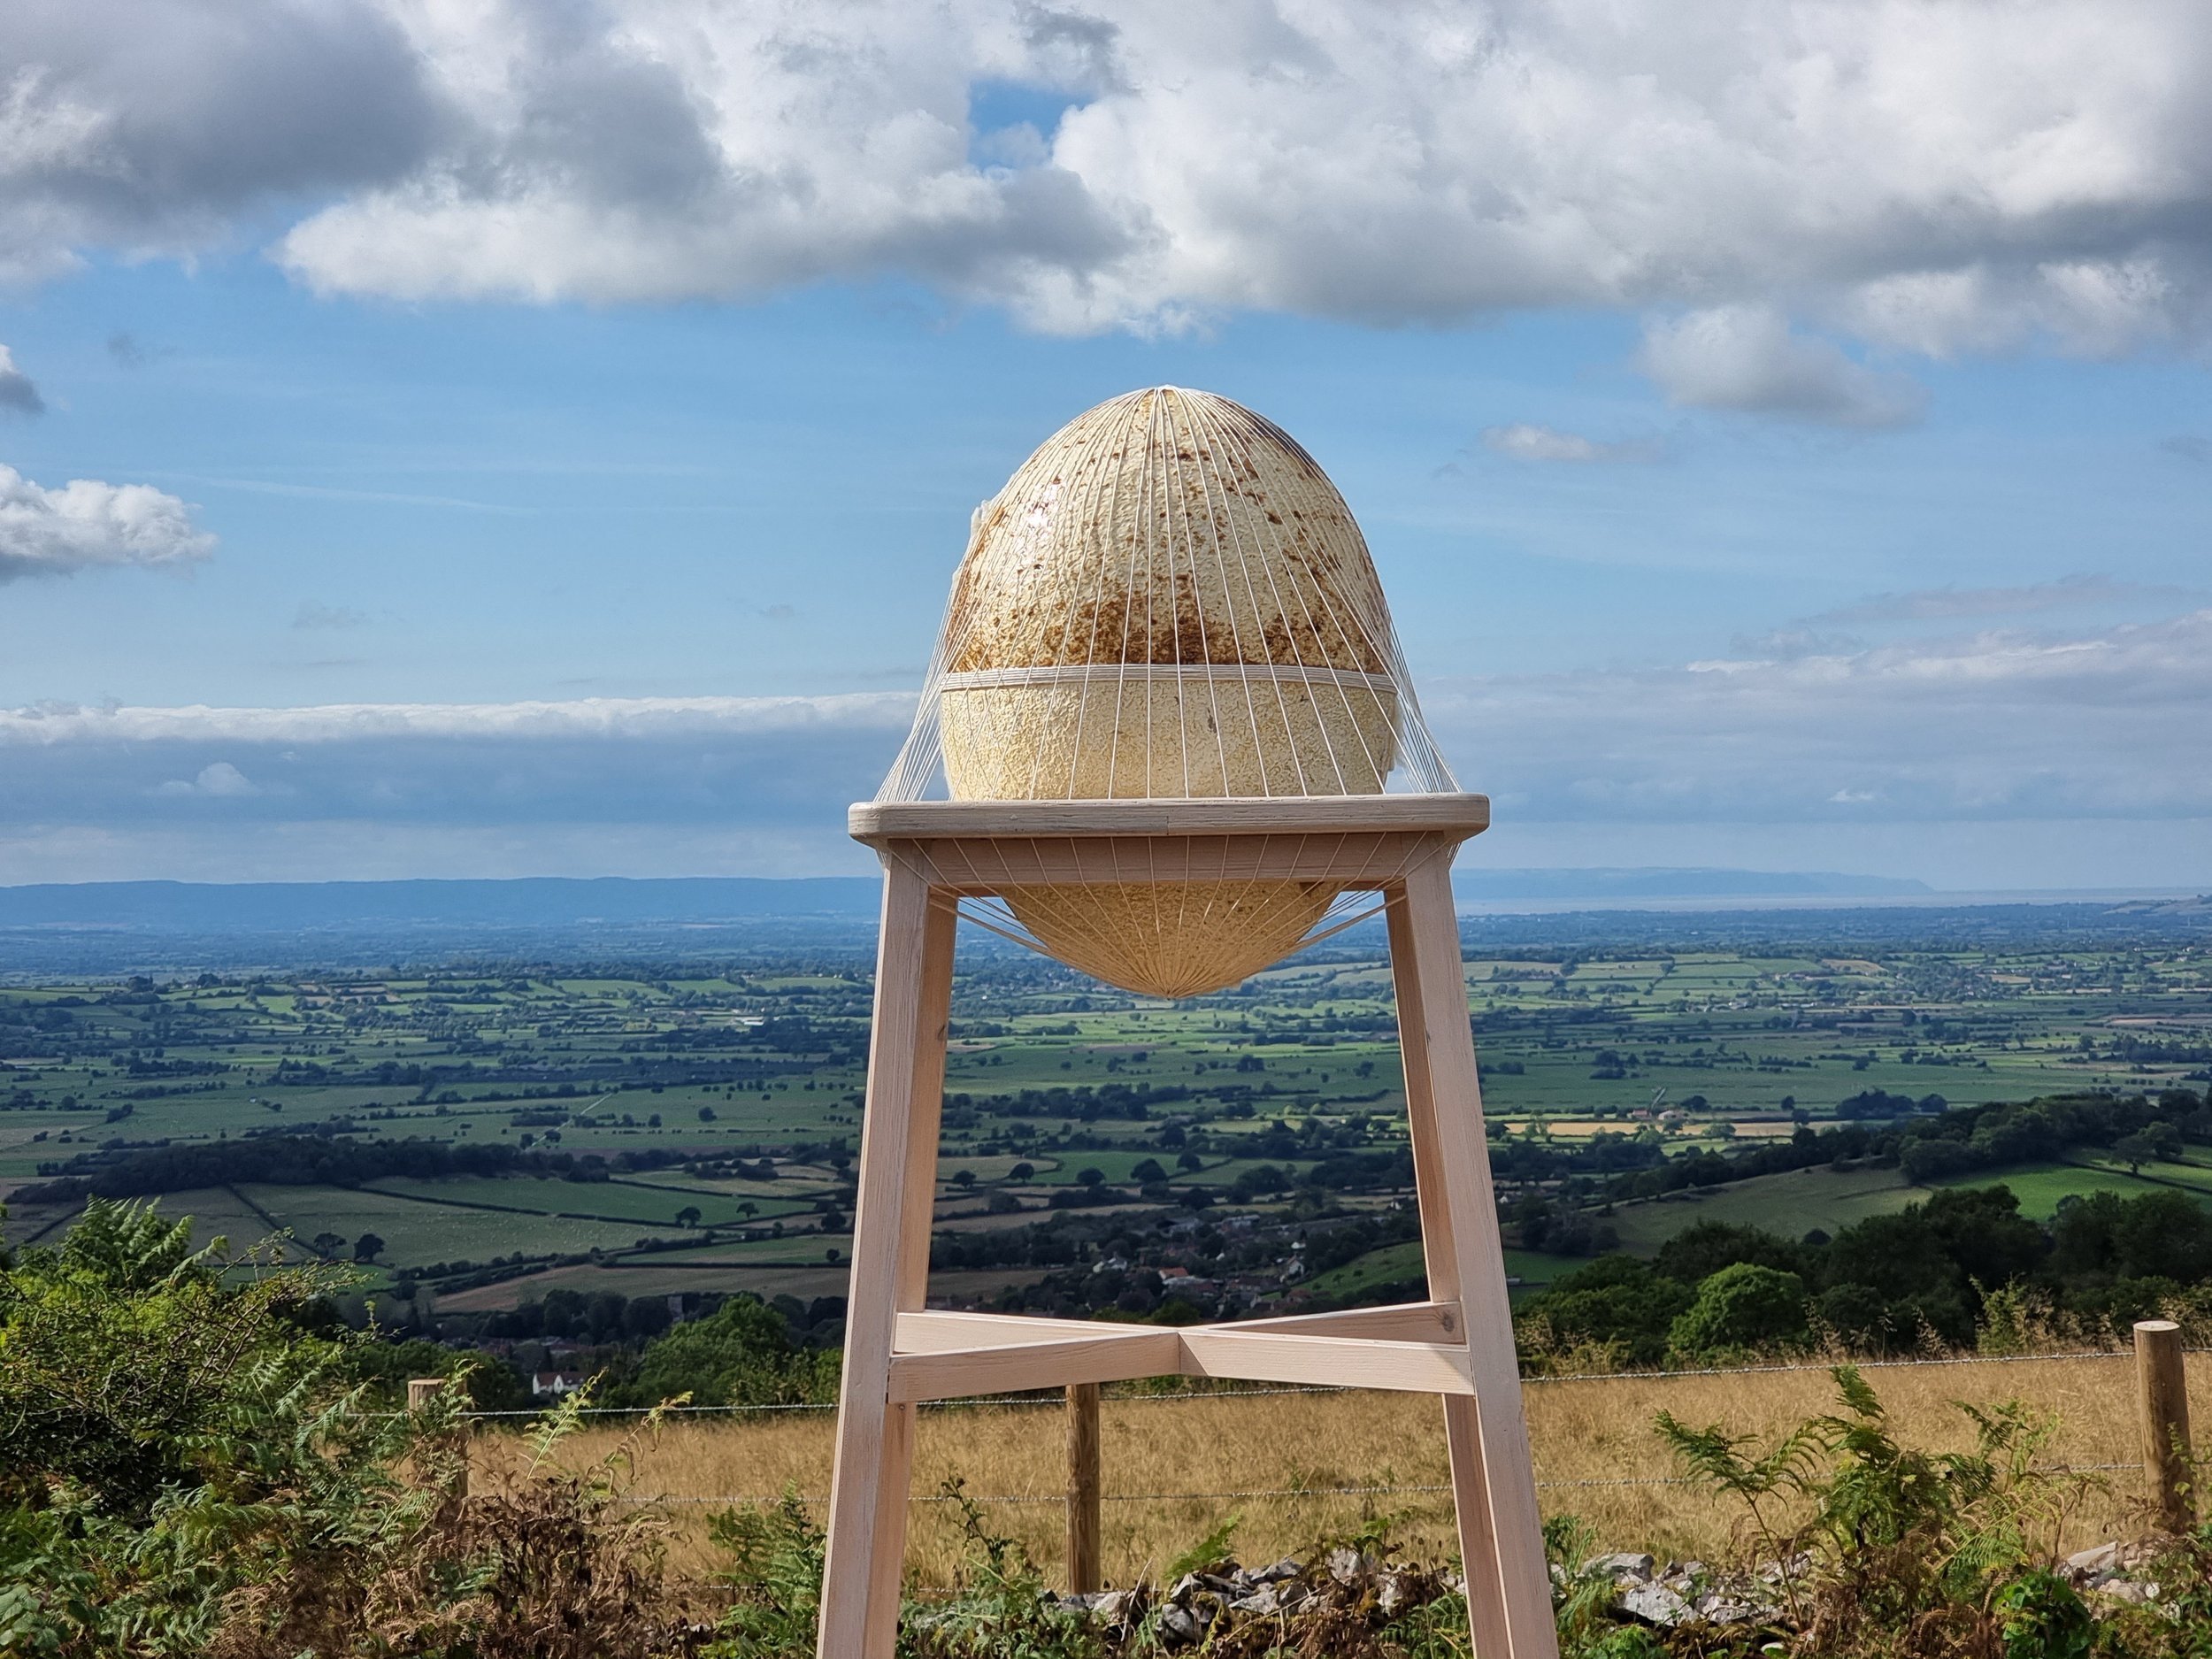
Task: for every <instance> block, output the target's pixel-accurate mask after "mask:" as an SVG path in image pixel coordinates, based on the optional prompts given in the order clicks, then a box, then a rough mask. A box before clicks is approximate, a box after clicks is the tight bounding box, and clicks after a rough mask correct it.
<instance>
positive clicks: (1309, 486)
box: [877, 388, 1457, 982]
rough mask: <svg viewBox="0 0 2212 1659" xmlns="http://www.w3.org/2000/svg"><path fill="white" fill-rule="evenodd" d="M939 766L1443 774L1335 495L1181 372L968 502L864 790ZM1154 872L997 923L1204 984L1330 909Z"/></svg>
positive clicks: (1332, 779)
mask: <svg viewBox="0 0 2212 1659" xmlns="http://www.w3.org/2000/svg"><path fill="white" fill-rule="evenodd" d="M955 744H956V745H957V747H956V749H954V748H952V747H951V746H952V745H955ZM941 784H942V786H943V787H945V788H946V789H947V791H948V792H949V793H957V794H959V795H962V796H963V797H964V798H993V799H1029V800H1037V799H1054V800H1078V799H1085V798H1100V797H1110V798H1120V799H1130V798H1139V799H1178V798H1179V799H1192V798H1209V799H1218V798H1222V797H1224V796H1233V795H1236V796H1253V797H1272V798H1278V799H1279V798H1284V797H1296V796H1313V795H1363V794H1372V793H1376V792H1378V791H1379V790H1383V789H1394V790H1400V791H1407V790H1409V791H1413V792H1418V793H1448V792H1451V791H1454V790H1455V789H1456V787H1457V786H1456V784H1455V782H1454V781H1453V779H1452V776H1451V772H1450V771H1449V769H1448V767H1447V766H1446V765H1445V764H1444V761H1443V758H1442V757H1441V755H1440V754H1439V752H1438V750H1437V748H1436V744H1435V741H1434V739H1433V737H1432V735H1431V733H1430V732H1429V729H1428V726H1427V724H1426V722H1425V720H1424V718H1423V717H1422V714H1421V710H1420V704H1419V701H1418V699H1417V696H1416V695H1415V692H1414V688H1413V684H1412V680H1411V679H1410V677H1409V674H1408V673H1407V671H1406V665H1405V659H1404V655H1403V652H1402V649H1401V648H1400V645H1399V642H1398V639H1397V636H1396V632H1395V630H1394V628H1393V626H1392V625H1391V621H1390V617H1389V613H1388V611H1387V608H1386V605H1385V603H1384V602H1383V599H1382V595H1381V590H1380V588H1379V586H1378V584H1377V582H1376V580H1375V575H1374V570H1373V565H1372V562H1371V559H1370V557H1369V555H1368V551H1367V547H1366V543H1365V541H1364V539H1363V537H1362V536H1361V534H1360V533H1359V529H1358V526H1356V524H1355V523H1354V522H1353V519H1352V517H1351V514H1350V512H1349V511H1348V509H1347V508H1346V507H1345V506H1344V503H1343V501H1342V498H1341V497H1340V495H1338V494H1337V492H1336V490H1335V488H1334V487H1333V485H1331V484H1330V483H1329V481H1328V480H1327V478H1326V477H1325V474H1324V473H1323V472H1322V471H1321V469H1320V467H1319V466H1318V465H1317V464H1316V463H1315V462H1314V460H1313V459H1312V457H1310V455H1308V454H1307V453H1306V451H1305V450H1304V449H1302V448H1301V447H1300V446H1299V445H1298V444H1297V443H1296V442H1295V441H1294V440H1293V439H1291V438H1290V437H1289V436H1288V435H1287V434H1285V433H1283V432H1282V431H1281V430H1280V429H1279V428H1278V427H1276V426H1273V425H1272V424H1271V423H1270V422H1268V421H1266V420H1263V419H1261V418H1260V417H1259V416H1257V415H1255V414H1253V413H1252V412H1251V411H1248V410H1246V409H1244V408H1242V407H1240V405H1238V404H1235V403H1231V402H1230V401H1228V400H1227V399H1225V398H1220V397H1216V396H1210V395H1209V394H1205V393H1193V392H1186V391H1181V390H1179V389H1177V388H1154V389H1151V390H1147V391H1141V392H1133V393H1130V394H1128V395H1126V396H1122V397H1118V398H1115V399H1112V400H1111V401H1110V402H1108V403H1102V404H1101V405H1099V406H1098V407H1097V408H1095V409H1093V410H1091V411H1087V412H1086V413H1085V414H1083V415H1081V416H1079V417H1078V418H1077V419H1075V420H1073V421H1071V422H1070V423H1069V425H1068V426H1066V427H1064V428H1063V429H1062V430H1061V432H1059V433H1058V434H1056V435H1055V436H1054V437H1053V438H1052V439H1051V440H1049V441H1048V442H1047V443H1046V444H1044V445H1043V446H1042V447H1041V449H1039V450H1038V451H1037V453H1036V454H1035V455H1033V456H1032V457H1030V459H1029V460H1028V461H1027V462H1026V463H1025V464H1024V465H1023V466H1022V467H1021V468H1020V469H1019V470H1018V471H1017V472H1016V473H1015V474H1014V476H1013V478H1012V479H1011V480H1009V482H1008V484H1007V486H1006V488H1004V489H1003V490H1002V491H1001V492H1000V494H999V495H997V496H996V497H995V498H994V499H993V500H992V501H989V502H987V503H984V504H983V506H981V507H980V508H979V509H978V510H977V511H976V514H975V518H974V519H973V521H972V526H971V534H970V539H969V544H968V549H967V552H966V556H965V557H964V559H963V560H962V563H961V566H960V570H959V572H958V574H957V576H956V579H955V581H954V584H953V590H952V594H951V596H950V598H949V601H948V603H947V606H946V611H945V617H944V622H943V626H942V627H941V630H940V633H939V637H938V641H937V644H936V648H935V649H934V650H933V653H932V656H931V658H930V664H929V668H928V672H927V674H926V679H925V682H924V686H923V690H922V697H921V705H920V707H919V709H918V711H917V714H916V718H915V722H914V726H913V729H912V730H911V731H910V733H909V734H908V737H907V740H906V742H905V744H904V746H903V747H902V749H901V750H900V753H899V757H898V759H897V761H896V762H895V764H894V765H893V767H892V769H891V772H890V773H889V775H888V776H887V778H886V779H885V780H884V784H883V787H882V789H881V790H880V791H879V794H878V796H877V798H878V799H879V800H881V801H917V800H922V799H925V798H927V797H928V796H929V795H931V794H933V792H934V791H936V790H937V789H938V788H939V787H940V786H941ZM1148 873H1149V872H1145V871H1131V872H1128V880H1127V882H1126V883H1125V884H1123V885H1122V886H1118V887H1105V888H1098V887H1093V888H1079V887H1070V888H1068V889H1065V890H1064V891H1062V890H1058V889H1055V890H1052V891H1051V892H1050V893H1047V892H1046V891H1045V890H1043V889H1033V890H1028V891H1027V892H1026V893H1025V895H1023V899H1022V900H1021V901H1019V902H1017V904H1016V905H1015V906H1014V907H1013V909H1010V910H1008V911H1007V916H1006V919H1007V920H1008V921H1010V922H1013V923H1014V924H1015V926H1017V927H1019V926H1020V923H1021V922H1024V921H1026V922H1028V923H1030V924H1032V926H1033V928H1041V929H1043V930H1044V931H1045V932H1046V933H1048V934H1049V935H1050V937H1051V938H1052V940H1053V941H1056V946H1057V947H1058V948H1057V949H1055V951H1054V953H1053V954H1058V955H1063V956H1069V957H1070V959H1071V960H1072V959H1075V958H1076V957H1078V956H1080V957H1083V958H1085V959H1086V960H1084V961H1081V962H1079V965H1089V966H1091V967H1092V971H1093V972H1102V970H1101V969H1100V968H1098V967H1097V966H1096V965H1094V964H1096V963H1099V962H1108V963H1110V962H1112V961H1115V960H1119V959H1124V958H1126V959H1129V960H1135V959H1138V958H1140V957H1142V958H1146V959H1148V960H1149V961H1150V962H1151V963H1152V964H1153V966H1152V968H1151V969H1149V970H1148V972H1153V973H1154V974H1155V976H1156V977H1158V976H1168V977H1176V976H1180V975H1182V974H1183V973H1184V972H1185V969H1184V966H1176V967H1173V968H1172V969H1171V968H1170V967H1169V966H1166V965H1163V964H1165V962H1166V960H1167V958H1168V957H1169V956H1174V957H1175V958H1176V961H1177V962H1178V963H1179V964H1180V963H1184V962H1185V959H1186V958H1188V959H1189V960H1190V961H1191V962H1194V963H1196V964H1197V965H1195V966H1191V967H1190V968H1189V972H1191V973H1192V974H1194V975H1197V976H1198V977H1202V970H1203V967H1204V963H1203V958H1204V956H1205V949H1204V947H1205V945H1206V941H1207V940H1208V939H1209V938H1210V936H1213V935H1217V934H1218V935H1220V936H1222V938H1223V939H1225V940H1228V941H1233V940H1234V939H1242V940H1243V941H1246V945H1247V948H1248V949H1258V948H1259V947H1260V945H1262V944H1265V945H1267V946H1268V948H1270V949H1275V950H1277V951H1278V953H1279V952H1280V951H1281V950H1282V949H1285V948H1286V947H1290V946H1291V941H1294V940H1295V939H1297V938H1299V937H1302V936H1305V935H1306V934H1308V933H1310V930H1311V929H1313V928H1315V927H1322V928H1325V929H1326V930H1328V931H1333V930H1334V926H1342V925H1348V924H1345V923H1343V922H1342V920H1341V918H1342V917H1343V916H1344V915H1346V914H1348V910H1347V908H1346V905H1345V903H1344V902H1343V895H1340V894H1337V893H1334V892H1331V891H1328V890H1326V889H1325V887H1324V886H1323V885H1322V884H1317V883H1311V882H1292V881H1268V882H1241V883H1240V882H1234V881H1231V880H1229V879H1227V871H1226V868H1224V871H1223V872H1222V879H1218V880H1191V881H1180V882H1177V883H1171V884H1167V886H1169V887H1173V888H1174V889H1175V890H1174V891H1173V892H1172V893H1169V892H1168V891H1166V890H1165V889H1164V887H1153V886H1152V885H1151V884H1150V883H1149V882H1148V879H1147V878H1148ZM1015 910H1019V911H1020V912H1021V915H1020V916H1019V917H1017V916H1016V915H1015ZM987 925H988V926H995V928H997V930H998V931H1006V930H1005V929H1004V928H1002V927H999V926H998V923H997V920H996V918H994V919H993V921H992V922H989V923H987ZM1292 948H1294V947H1292ZM1223 949H1225V950H1226V949H1228V946H1227V945H1226V944H1225V945H1224V947H1223ZM1193 953H1195V955H1194V954H1193ZM1186 965H1187V964H1186ZM1102 977H1106V978H1109V979H1111V978H1113V977H1115V976H1114V975H1113V974H1112V973H1111V972H1103V973H1102ZM1125 982H1126V981H1125Z"/></svg>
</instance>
